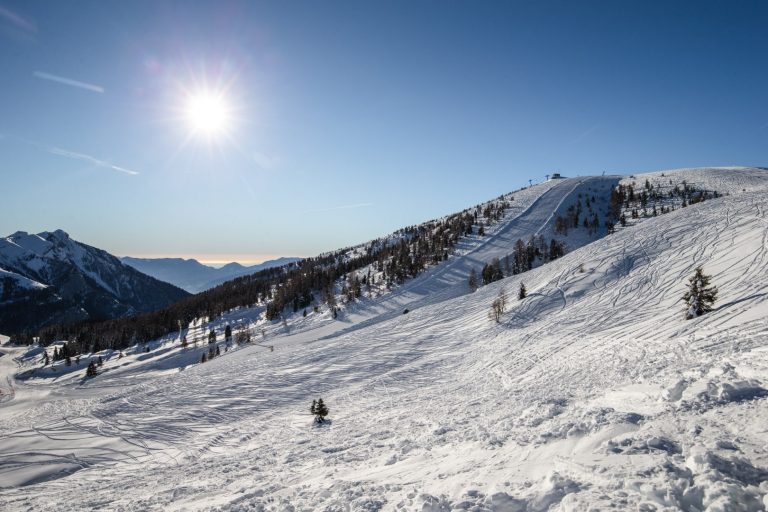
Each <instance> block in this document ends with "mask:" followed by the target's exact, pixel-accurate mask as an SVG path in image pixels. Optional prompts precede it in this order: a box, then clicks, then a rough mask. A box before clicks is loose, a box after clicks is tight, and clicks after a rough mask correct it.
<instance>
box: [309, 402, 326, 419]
mask: <svg viewBox="0 0 768 512" xmlns="http://www.w3.org/2000/svg"><path fill="white" fill-rule="evenodd" d="M310 411H311V412H312V414H314V415H315V423H323V422H324V421H325V417H326V416H328V407H326V406H325V403H324V402H323V399H322V398H318V399H317V402H315V401H314V400H312V407H311V408H310Z"/></svg>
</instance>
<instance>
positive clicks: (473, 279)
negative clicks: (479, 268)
mask: <svg viewBox="0 0 768 512" xmlns="http://www.w3.org/2000/svg"><path fill="white" fill-rule="evenodd" d="M467 284H468V285H469V291H470V292H472V293H474V292H475V291H476V290H477V272H475V269H474V268H471V269H470V270H469V279H468V280H467Z"/></svg>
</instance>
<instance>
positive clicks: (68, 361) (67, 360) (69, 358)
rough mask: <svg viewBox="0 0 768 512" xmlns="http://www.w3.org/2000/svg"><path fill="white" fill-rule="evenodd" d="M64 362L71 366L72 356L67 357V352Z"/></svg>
mask: <svg viewBox="0 0 768 512" xmlns="http://www.w3.org/2000/svg"><path fill="white" fill-rule="evenodd" d="M65 363H66V365H67V366H72V358H71V357H69V354H67V357H66V358H65Z"/></svg>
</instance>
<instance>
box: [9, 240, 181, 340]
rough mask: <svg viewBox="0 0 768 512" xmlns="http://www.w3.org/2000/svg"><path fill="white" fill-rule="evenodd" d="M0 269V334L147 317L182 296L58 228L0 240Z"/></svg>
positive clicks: (172, 288) (170, 286)
mask: <svg viewBox="0 0 768 512" xmlns="http://www.w3.org/2000/svg"><path fill="white" fill-rule="evenodd" d="M0 267H1V268H2V269H3V271H4V272H3V273H2V275H1V276H0V277H2V279H3V281H4V283H6V284H7V286H4V287H2V288H0V302H2V303H3V308H2V310H0V332H10V333H12V332H18V331H19V330H27V329H35V328H38V327H41V326H44V325H49V324H53V323H67V322H75V321H80V320H88V319H109V318H117V317H121V316H126V315H132V314H136V313H142V312H149V311H153V310H155V309H160V308H162V307H165V306H168V305H170V304H172V303H174V302H176V301H178V300H180V299H182V298H184V297H186V296H187V293H186V292H184V291H183V290H181V289H179V288H177V287H175V286H172V285H170V284H168V283H164V282H161V281H159V280H157V279H155V278H152V277H150V276H148V275H145V274H143V273H141V272H138V271H137V270H136V269H134V268H132V267H130V266H128V265H124V264H123V263H122V262H121V261H120V260H119V259H118V258H116V257H114V256H112V255H111V254H109V253H108V252H106V251H104V250H102V249H98V248H96V247H91V246H89V245H86V244H83V243H80V242H78V241H76V240H74V239H72V238H70V236H69V234H68V233H67V232H66V231H64V230H62V229H57V230H55V231H43V232H41V233H38V234H29V233H27V232H25V231H17V232H16V233H14V234H12V235H10V236H8V237H5V238H0ZM12 282H13V285H12V286H11V285H10V284H9V283H12Z"/></svg>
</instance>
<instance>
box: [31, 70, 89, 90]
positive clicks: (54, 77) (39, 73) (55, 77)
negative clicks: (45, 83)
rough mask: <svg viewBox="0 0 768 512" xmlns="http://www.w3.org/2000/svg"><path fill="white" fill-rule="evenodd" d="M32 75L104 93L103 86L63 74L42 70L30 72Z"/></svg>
mask: <svg viewBox="0 0 768 512" xmlns="http://www.w3.org/2000/svg"><path fill="white" fill-rule="evenodd" d="M32 75H33V76H35V77H36V78H41V79H43V80H50V81H51V82H57V83H60V84H64V85H69V86H70V87H77V88H79V89H85V90H86V91H92V92H98V93H102V94H103V93H104V88H103V87H101V86H100V85H94V84H89V83H87V82H79V81H77V80H72V79H71V78H66V77H63V76H58V75H52V74H50V73H45V72H43V71H35V72H34V73H32Z"/></svg>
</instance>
